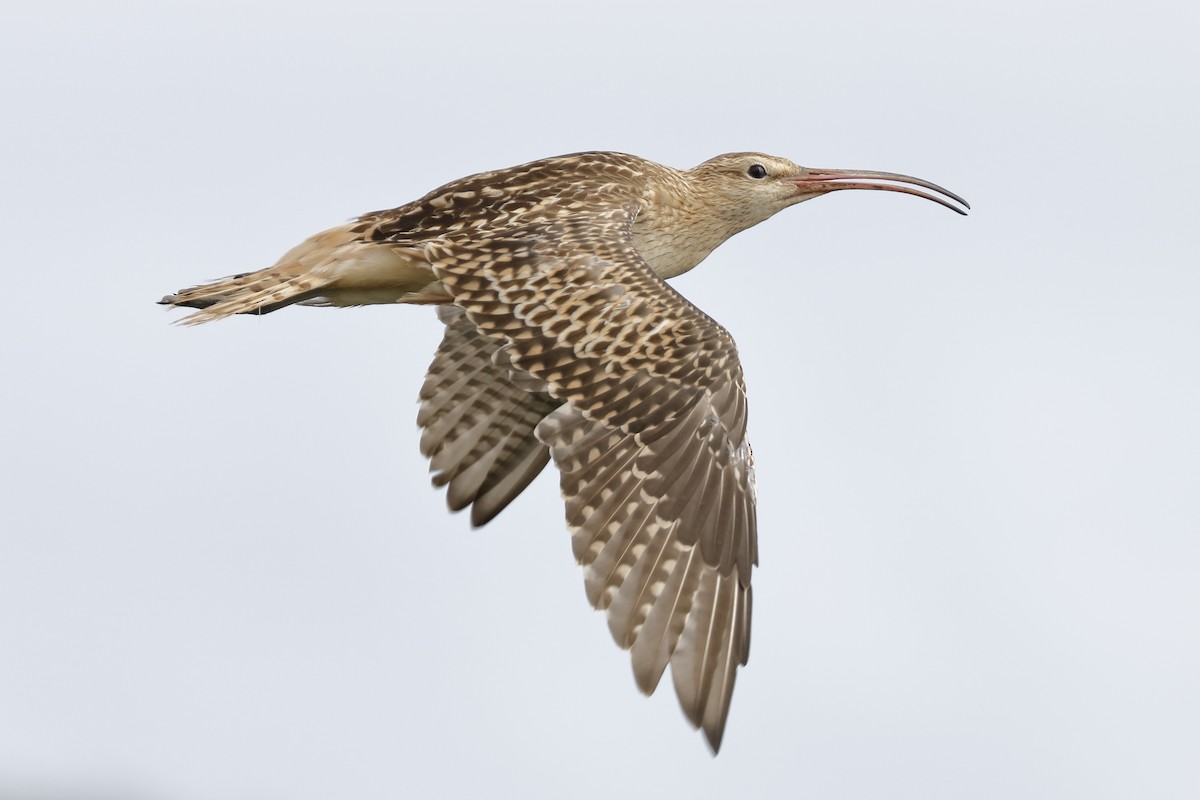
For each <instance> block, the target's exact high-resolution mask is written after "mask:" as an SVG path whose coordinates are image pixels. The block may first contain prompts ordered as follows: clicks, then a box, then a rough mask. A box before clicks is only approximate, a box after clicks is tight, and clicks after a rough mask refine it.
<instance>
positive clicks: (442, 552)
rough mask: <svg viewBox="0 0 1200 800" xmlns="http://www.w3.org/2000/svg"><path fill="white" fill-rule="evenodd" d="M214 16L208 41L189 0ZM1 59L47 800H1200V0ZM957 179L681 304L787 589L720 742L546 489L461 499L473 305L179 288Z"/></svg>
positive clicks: (441, 18)
mask: <svg viewBox="0 0 1200 800" xmlns="http://www.w3.org/2000/svg"><path fill="white" fill-rule="evenodd" d="M189 6H191V7H189ZM4 17H5V19H4V21H3V24H0V67H2V69H0V83H2V84H3V86H2V87H0V88H2V89H3V97H4V98H5V100H4V106H5V107H4V118H5V122H4V125H3V126H2V128H0V153H2V154H3V163H4V168H3V177H2V178H0V220H2V221H0V227H2V235H3V240H4V253H5V258H6V266H5V275H6V276H7V278H8V282H9V283H8V287H7V291H6V298H7V299H6V301H5V302H4V304H3V306H4V311H3V314H0V341H2V342H3V345H2V348H3V349H2V350H0V358H2V359H3V361H2V365H3V374H4V375H5V376H7V379H8V380H7V384H6V385H7V389H6V391H5V392H4V393H3V400H2V403H3V414H2V415H0V420H2V422H0V451H2V452H3V454H4V455H3V458H2V459H0V486H2V487H3V489H2V492H3V497H2V498H0V529H2V533H0V643H2V645H0V796H3V797H5V800H7V797H8V796H10V795H12V794H13V793H15V792H17V791H19V790H20V789H21V787H24V788H26V789H32V788H39V789H45V790H53V791H57V792H59V793H60V795H61V793H62V792H66V791H70V790H72V787H74V788H75V789H80V788H83V789H96V790H101V789H103V790H106V791H109V792H115V793H117V794H120V793H121V792H135V793H136V794H137V796H139V797H145V798H151V799H153V800H159V799H160V798H161V799H162V800H193V799H194V800H211V799H212V798H220V799H221V800H243V799H245V800H264V799H266V800H274V799H275V798H280V799H281V800H283V799H286V800H320V799H324V798H332V797H355V798H375V797H379V798H384V797H389V798H394V797H417V796H430V797H454V796H461V797H471V796H475V797H478V796H493V795H494V796H522V797H547V798H557V797H563V796H570V797H575V798H600V797H605V798H609V797H612V796H614V794H617V793H619V794H620V796H622V797H625V798H643V797H645V798H667V797H679V796H688V797H729V796H733V795H735V794H736V795H737V796H740V797H770V796H791V797H806V798H807V797H813V798H881V797H887V798H921V800H931V799H935V798H946V799H947V800H949V799H950V798H955V799H959V798H966V797H970V798H1014V797H1021V798H1068V797H1070V798H1074V797H1081V798H1089V799H1095V798H1126V797H1153V798H1194V797H1196V796H1200V766H1198V762H1197V753H1198V752H1200V680H1198V678H1197V676H1200V625H1198V621H1197V617H1198V612H1200V579H1198V578H1200V492H1198V491H1197V486H1198V483H1200V413H1198V412H1197V409H1198V408H1200V359H1198V358H1197V345H1198V343H1200V317H1198V315H1197V308H1198V302H1200V264H1198V263H1197V257H1196V248H1195V233H1194V232H1195V225H1196V222H1195V221H1196V219H1197V211H1198V208H1197V206H1198V204H1197V201H1196V186H1197V180H1198V179H1200V158H1198V156H1197V150H1196V143H1197V142H1198V141H1200V121H1198V114H1197V83H1196V76H1197V75H1198V74H1200V59H1198V58H1197V55H1196V49H1195V43H1194V41H1193V40H1194V38H1195V33H1196V31H1197V28H1198V23H1200V12H1198V11H1197V10H1196V6H1195V5H1194V4H1192V3H1184V2H1174V3H1170V2H1154V0H1150V1H1149V2H1141V3H1137V4H1095V3H1082V2H1079V3H1068V2H1060V3H1049V4H1047V3H1031V2H1023V1H1021V0H1018V1H1017V2H1008V3H1003V4H991V6H986V7H985V6H980V5H978V4H970V3H961V2H921V3H909V4H898V3H885V2H844V3H837V4H829V3H826V4H820V5H819V7H817V6H811V4H793V6H791V7H790V8H788V9H786V10H781V9H780V4H764V3H755V2H739V3H736V4H728V5H726V6H724V7H704V6H693V7H691V8H689V9H687V10H685V9H684V8H683V7H682V6H675V5H674V4H671V5H664V4H654V3H646V2H639V3H605V4H593V5H590V6H588V7H587V8H586V9H578V8H575V7H571V6H568V5H565V4H556V5H550V4H546V5H534V4H514V3H492V4H479V3H464V4H459V5H458V6H455V5H453V4H443V7H441V8H437V7H436V4H431V3H422V4H416V3H404V2H389V3H340V4H337V5H333V4H330V5H329V6H328V7H326V8H324V9H323V8H322V7H320V6H318V5H316V4H297V3H291V2H289V3H276V4H255V3H250V4H245V3H236V4H234V3H228V4H227V3H212V2H209V3H204V4H169V6H168V4H159V3H110V4H102V5H101V4H93V3H75V4H72V3H56V4H48V3H47V4H25V5H24V6H22V7H19V8H13V9H9V10H6V11H5V12H4ZM593 148H596V149H615V150H624V151H628V152H633V153H637V154H639V155H643V156H647V157H650V158H654V159H656V160H659V161H663V162H665V163H669V164H672V165H675V166H691V165H693V164H695V163H697V162H699V161H702V160H704V159H706V158H708V157H710V156H712V155H715V154H717V153H720V152H726V151H730V150H747V149H754V150H764V151H768V152H773V153H777V154H779V155H783V156H787V157H789V158H792V159H794V160H796V161H798V162H800V163H802V164H807V165H811V166H821V167H846V168H851V167H853V168H865V169H881V170H890V171H898V172H905V173H909V174H913V175H919V176H921V177H924V178H928V179H931V180H934V181H937V182H939V183H942V184H943V185H945V186H947V187H949V188H950V189H953V190H954V191H956V192H959V193H960V194H963V195H964V196H966V197H967V198H968V199H969V200H971V202H972V204H973V205H974V207H975V211H974V213H973V214H972V216H971V217H969V218H966V219H963V218H960V217H956V216H955V215H953V214H951V213H949V212H947V211H945V210H944V209H940V208H938V207H937V206H935V205H933V204H931V203H924V202H921V201H918V200H915V199H913V198H907V197H901V196H897V195H885V194H880V193H865V192H864V193H842V194H840V195H837V196H834V197H829V198H823V199H818V200H816V201H813V202H811V203H806V204H804V205H801V206H799V207H798V208H795V209H791V210H789V211H787V212H785V213H783V214H781V215H780V216H779V217H777V218H776V219H773V220H771V221H770V222H768V223H766V224H764V225H763V226H761V227H759V228H755V229H753V230H751V231H748V232H746V233H744V234H742V235H740V236H739V237H737V238H736V239H734V240H733V241H731V242H729V243H728V244H727V245H725V246H724V247H723V248H722V249H720V250H718V251H717V253H715V254H714V255H713V256H712V257H711V258H710V259H709V260H708V261H707V262H706V263H705V264H703V265H702V266H701V267H700V268H699V269H697V270H696V271H695V272H693V273H691V274H689V275H687V276H685V277H684V278H683V279H681V280H680V281H678V282H677V286H678V287H679V288H680V289H681V290H682V291H683V292H684V293H685V294H687V295H688V296H689V297H690V298H691V299H692V300H693V301H695V302H696V303H697V304H698V305H700V306H701V307H702V308H704V309H705V310H706V311H708V312H709V313H710V314H712V315H713V316H714V317H716V318H717V319H719V320H720V321H721V322H722V323H723V324H724V325H725V326H726V327H727V328H729V329H730V330H731V331H732V332H733V334H734V335H735V336H736V337H737V340H738V342H739V345H740V347H741V350H742V357H743V363H744V367H745V370H746V374H747V380H748V382H749V386H750V391H751V404H752V405H751V437H752V440H753V441H754V443H755V455H756V458H757V462H758V475H759V522H760V530H759V536H760V548H761V556H762V564H761V568H760V569H759V570H758V571H757V572H756V575H755V620H754V647H753V652H752V656H751V659H750V664H749V666H748V667H747V668H745V669H744V670H742V672H741V674H740V678H739V681H738V688H737V692H736V694H735V697H734V701H733V709H732V712H731V715H730V718H729V726H728V729H727V731H726V736H725V743H724V747H723V750H722V753H721V755H720V756H719V757H718V758H717V759H715V760H714V759H712V758H711V757H710V755H709V753H708V750H707V748H706V747H705V745H704V743H703V740H702V738H701V737H700V735H699V734H696V733H693V732H692V731H691V730H690V729H689V728H688V726H687V725H686V723H685V722H684V720H683V717H682V714H681V713H680V712H679V710H678V708H677V706H676V701H675V698H674V697H673V696H672V695H671V692H670V691H669V688H668V687H664V688H665V689H666V690H665V691H660V693H659V694H658V695H656V696H655V697H654V698H652V699H651V700H646V699H644V698H642V697H641V696H640V695H639V694H638V692H637V690H636V688H635V686H634V683H633V680H632V676H631V674H630V669H629V665H628V657H627V655H626V654H624V653H622V652H620V651H619V650H618V649H617V648H616V647H614V646H613V645H612V643H611V641H610V639H609V634H608V631H607V628H606V625H605V622H604V619H603V617H602V616H601V615H599V614H596V613H595V612H593V611H592V610H591V609H590V608H589V606H588V605H587V602H586V600H585V598H584V593H583V590H582V579H581V576H580V574H579V570H578V569H577V568H576V566H575V565H574V563H573V559H572V557H571V550H570V545H569V539H568V536H567V533H566V532H565V529H564V526H563V521H562V516H563V515H562V508H561V504H560V502H559V500H558V491H557V482H556V479H555V476H554V475H553V473H551V472H547V474H545V475H544V476H543V477H542V478H541V479H539V480H538V482H537V483H536V484H535V485H534V486H533V487H531V489H530V490H529V491H528V492H527V493H526V495H525V496H523V497H522V498H520V499H519V500H518V502H517V503H515V505H514V506H513V507H512V508H510V509H509V510H508V511H506V512H505V513H504V514H502V515H501V516H500V517H499V518H498V519H497V520H496V521H495V522H494V523H493V524H492V525H490V526H489V527H488V528H487V529H485V530H482V531H471V530H469V526H468V521H467V519H466V518H465V517H462V516H452V515H450V514H448V513H447V512H446V510H445V507H444V502H443V499H442V497H441V496H440V495H439V494H438V493H435V492H434V491H433V490H432V489H431V488H430V487H429V485H428V479H427V474H426V464H425V462H424V460H423V459H422V458H421V457H420V455H419V453H418V450H417V431H416V427H415V422H414V418H415V413H416V408H415V404H414V400H415V397H416V393H417V390H418V388H419V386H420V384H421V381H422V377H423V371H424V369H425V367H426V365H427V364H428V361H429V359H430V356H431V354H432V351H433V348H434V346H435V344H436V342H437V340H438V338H439V335H440V330H439V324H438V323H437V322H436V320H435V319H434V317H433V314H432V313H431V312H429V311H428V310H426V309H415V308H370V309H362V310H355V311H323V310H312V309H294V310H288V311H286V312H283V313H279V314H275V315H272V316H269V317H265V318H248V319H234V320H230V321H226V322H223V323H221V324H216V325H211V326H207V327H204V328H201V329H187V330H184V329H179V328H173V327H171V326H170V325H169V322H170V321H171V320H172V319H174V318H177V317H178V316H179V315H174V316H173V315H171V314H169V313H166V312H164V311H163V310H162V309H160V308H158V307H156V306H155V305H154V304H153V301H154V300H155V299H157V298H158V297H159V296H160V295H162V294H163V293H165V292H168V291H173V290H175V289H178V288H180V287H182V286H185V285H189V284H191V283H194V282H196V281H198V280H202V279H205V278H212V277H217V276H220V275H225V274H229V273H232V272H238V271H244V270H248V269H254V268H258V267H260V266H265V265H267V264H269V263H270V262H272V261H273V260H274V259H275V258H276V257H277V256H278V255H279V254H280V253H282V252H283V251H284V250H286V249H288V248H289V247H291V246H292V245H293V244H295V243H296V242H298V241H299V240H301V239H302V238H304V237H305V236H307V235H309V234H310V233H313V232H315V231H317V230H320V229H322V228H325V227H328V226H330V225H334V224H337V223H339V222H341V221H343V220H345V219H347V218H349V217H351V216H354V215H356V214H358V213H361V212H364V211H368V210H373V209H376V208H386V207H389V206H394V205H398V204H400V203H403V202H406V201H408V200H410V199H413V198H415V197H417V196H419V195H421V194H423V193H424V192H426V191H427V190H429V189H431V188H433V187H434V186H436V185H438V184H440V183H442V182H444V181H446V180H449V179H452V178H455V177H458V176H460V175H463V174H466V173H469V172H475V171H479V170H482V169H487V168H494V167H502V166H507V165H510V164H515V163H519V162H522V161H526V160H530V159H533V158H537V157H541V156H546V155H552V154H557V153H563V152H571V151H576V150H583V149H593Z"/></svg>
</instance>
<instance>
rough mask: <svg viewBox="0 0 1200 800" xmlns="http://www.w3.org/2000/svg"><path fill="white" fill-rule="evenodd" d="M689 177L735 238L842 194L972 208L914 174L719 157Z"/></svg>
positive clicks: (750, 157)
mask: <svg viewBox="0 0 1200 800" xmlns="http://www.w3.org/2000/svg"><path fill="white" fill-rule="evenodd" d="M689 176H690V179H691V180H690V183H691V185H692V187H693V189H694V190H695V191H696V192H697V193H698V194H700V195H701V196H702V197H703V199H704V201H705V202H706V204H707V205H709V207H710V208H713V209H714V210H716V211H717V213H718V214H720V215H721V216H722V217H724V218H725V219H726V221H727V222H728V224H730V225H731V226H732V228H733V230H732V231H731V234H732V233H737V232H738V231H743V230H745V229H746V228H749V227H750V226H752V225H757V224H758V223H760V222H762V221H764V220H766V219H769V218H770V217H772V216H774V215H775V214H776V213H778V212H780V211H782V210H783V209H785V208H787V207H788V206H792V205H795V204H796V203H802V202H804V201H805V200H811V199H812V198H814V197H817V196H818V195H823V194H829V193H830V192H836V191H839V190H842V189H875V190H878V191H885V192H901V193H903V194H911V195H915V196H917V197H923V198H925V199H926V200H932V201H933V202H935V203H939V204H941V205H943V206H945V207H946V208H949V209H950V210H951V211H955V212H957V213H959V214H966V213H967V212H966V211H965V210H964V209H967V208H970V205H968V204H967V201H966V200H963V199H962V198H961V197H959V196H958V195H956V194H954V193H953V192H950V191H947V190H946V189H943V188H942V187H941V186H938V185H937V184H935V183H930V182H929V181H925V180H921V179H920V178H914V177H911V176H909V175H898V174H896V173H893V172H869V171H866V170H852V169H845V170H843V169H814V168H810V167H801V166H800V165H798V164H793V163H792V162H791V161H788V160H787V159H786V158H779V157H777V156H768V155H765V154H763V153H727V154H725V155H723V156H717V157H716V158H713V159H709V160H708V161H705V162H704V163H703V164H701V165H700V166H698V167H695V168H694V169H692V170H690V171H689ZM902 184H909V185H908V186H905V185H902ZM912 186H920V187H922V188H925V189H929V190H930V191H933V192H937V193H938V194H940V195H943V196H944V197H946V198H949V199H950V200H953V201H954V203H951V202H948V201H947V200H944V199H942V197H937V196H935V195H933V194H929V193H927V192H923V191H921V190H920V189H913V188H911V187H912ZM955 203H957V204H959V205H961V206H962V208H960V207H959V205H955Z"/></svg>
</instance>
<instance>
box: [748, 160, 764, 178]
mask: <svg viewBox="0 0 1200 800" xmlns="http://www.w3.org/2000/svg"><path fill="white" fill-rule="evenodd" d="M746 174H747V175H749V176H750V177H751V178H754V179H755V180H758V179H760V178H765V177H767V168H766V167H764V166H763V165H762V164H751V165H750V169H748V170H746Z"/></svg>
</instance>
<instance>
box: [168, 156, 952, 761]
mask: <svg viewBox="0 0 1200 800" xmlns="http://www.w3.org/2000/svg"><path fill="white" fill-rule="evenodd" d="M913 187H919V188H913ZM846 189H875V190H882V191H890V192H902V193H905V194H911V195H916V196H917V197H922V198H925V199H926V200H932V201H933V202H936V203H940V204H941V205H943V206H945V207H947V208H950V209H952V210H953V211H956V212H958V213H960V214H965V213H966V211H965V210H964V209H965V208H969V206H968V205H967V203H966V201H965V200H963V199H962V198H961V197H958V196H957V195H955V194H953V193H951V192H949V191H947V190H945V189H943V188H941V187H940V186H937V185H936V184H933V183H930V182H928V181H924V180H921V179H919V178H913V177H910V176H907V175H898V174H894V173H887V172H868V171H862V170H834V169H811V168H806V167H801V166H798V165H796V164H794V163H792V162H791V161H788V160H786V159H783V158H777V157H774V156H768V155H764V154H761V153H730V154H726V155H721V156H717V157H716V158H713V159H711V160H709V161H706V162H704V163H703V164H700V165H699V166H697V167H695V168H694V169H690V170H678V169H673V168H671V167H666V166H663V165H660V164H656V163H654V162H651V161H647V160H645V159H643V158H638V157H636V156H631V155H626V154H623V153H612V152H591V153H578V154H574V155H566V156H559V157H555V158H547V159H543V160H540V161H534V162H531V163H529V164H523V165H521V166H516V167H511V168H509V169H502V170H497V171H494V172H484V173H480V174H478V175H472V176H469V177H466V178H462V179H460V180H456V181H452V182H451V183H448V184H446V185H445V186H442V187H440V188H438V189H434V190H433V191H432V192H430V193H429V194H427V195H425V196H424V197H422V198H420V199H419V200H415V201H413V202H411V203H408V204H407V205H403V206H400V207H399V208H394V209H390V210H386V211H375V212H372V213H369V214H364V215H362V216H361V217H358V218H357V219H355V220H353V221H352V222H349V223H347V224H345V225H341V226H339V227H336V228H331V229H329V230H327V231H324V232H322V233H318V234H316V235H315V236H313V237H311V238H309V239H307V240H306V241H304V242H302V243H301V244H299V245H298V246H296V247H294V248H293V249H291V250H289V251H288V252H287V253H285V254H284V256H283V257H282V258H280V259H279V261H278V262H277V263H276V264H275V265H274V266H271V267H267V268H266V269H262V270H259V271H257V272H250V273H244V274H240V275H234V276H232V277H229V278H225V279H222V280H218V281H215V282H213V283H208V284H203V285H200V286H196V287H193V288H190V289H184V290H182V291H180V292H178V293H176V294H170V295H167V296H166V297H164V298H162V300H160V301H159V302H160V303H162V304H165V305H169V306H180V307H186V308H192V309H197V310H196V311H195V312H194V313H192V314H191V315H189V316H187V317H185V318H183V319H182V320H180V321H181V322H183V323H184V324H188V325H193V324H198V323H203V322H209V321H212V320H218V319H222V318H224V317H228V316H231V315H233V314H267V313H270V312H273V311H277V310H278V309H281V308H284V307H285V306H289V305H292V304H299V305H309V306H357V305H367V304H376V303H403V304H427V305H435V306H437V310H438V316H439V317H440V319H441V321H442V322H443V323H444V326H445V329H444V333H443V337H442V342H441V344H440V345H439V347H438V348H437V352H436V353H435V354H434V358H433V363H432V364H431V365H430V367H429V373H428V375H427V377H426V379H425V383H424V385H423V386H422V388H421V392H420V411H419V413H418V416H417V422H418V424H419V425H420V427H421V429H422V434H421V451H422V452H423V453H424V454H425V455H426V456H427V457H429V459H430V460H431V464H430V469H431V471H432V472H433V483H434V485H436V486H444V487H446V494H447V502H448V504H449V506H450V507H451V508H452V509H454V510H461V509H465V508H467V507H470V509H471V523H472V524H473V525H475V526H481V525H484V524H486V523H487V522H488V521H490V520H491V519H492V518H493V517H495V516H496V514H498V513H500V511H502V510H503V509H504V508H505V506H507V505H508V504H509V503H510V502H512V500H513V499H514V498H515V497H516V496H517V495H518V494H520V493H521V491H522V490H523V489H524V488H525V487H526V486H528V485H529V483H530V481H532V480H533V479H534V477H536V476H537V475H538V473H539V472H541V470H542V468H543V467H545V465H546V464H547V463H548V462H549V461H550V460H551V459H553V460H554V463H555V465H556V466H557V467H558V471H559V477H560V480H561V486H562V495H563V499H564V501H565V503H566V518H567V526H568V528H569V529H570V532H571V540H572V546H573V549H574V552H575V557H576V559H577V560H578V561H579V563H580V564H581V565H582V566H583V569H584V583H585V587H586V590H587V596H588V600H589V601H590V602H591V603H592V605H593V606H594V607H596V608H597V609H603V610H604V611H606V613H607V617H608V625H609V629H610V631H611V632H612V635H613V637H614V638H615V639H616V642H617V644H618V645H620V646H621V647H622V648H626V649H628V650H629V651H630V653H631V656H632V661H633V672H634V676H635V679H636V682H637V685H638V687H639V688H640V689H641V690H642V691H643V692H645V693H646V694H650V693H652V692H653V691H654V690H655V688H656V687H657V686H658V683H659V681H660V679H661V678H662V676H663V674H664V672H665V671H666V668H667V666H668V664H669V665H670V667H671V676H672V681H673V683H674V685H675V692H676V694H677V695H678V698H679V702H680V705H681V706H682V708H683V712H684V714H685V715H686V717H687V719H688V720H689V721H690V722H691V723H692V725H693V726H695V727H698V728H703V730H704V734H705V736H706V738H707V740H708V743H709V745H710V746H711V747H712V750H713V752H714V753H715V752H717V751H718V750H719V749H720V746H721V738H722V735H723V732H724V729H725V721H726V717H727V715H728V713H729V703H730V698H731V696H732V694H733V684H734V678H735V677H736V672H737V668H738V667H739V666H740V665H744V664H745V663H746V661H747V659H748V657H749V653H750V608H751V591H750V578H751V571H752V567H753V566H754V565H755V564H757V562H758V545H757V524H756V512H755V490H754V457H753V454H752V452H751V450H750V443H749V441H748V439H747V438H746V390H745V384H744V382H743V379H742V369H741V366H740V364H739V362H738V355H737V349H736V347H735V346H734V342H733V338H732V337H731V336H730V335H729V332H728V331H726V330H725V329H724V328H722V327H721V326H720V325H719V324H718V323H717V322H716V321H715V320H713V319H712V318H711V317H709V316H707V315H706V314H705V313H704V312H702V311H701V310H700V309H698V308H697V307H696V306H694V305H692V304H691V303H690V302H688V300H687V299H686V298H684V297H683V295H681V294H679V293H678V292H677V291H675V290H674V289H673V288H671V287H670V286H669V285H668V284H667V283H666V280H665V279H668V278H673V277H675V276H677V275H680V274H682V273H684V272H687V271H688V270H690V269H692V268H693V267H695V266H696V265H697V264H699V263H700V262H701V261H703V260H704V258H705V257H706V256H707V255H708V254H709V253H710V252H712V251H713V249H715V248H716V247H717V246H718V245H720V244H721V243H722V242H724V241H725V240H726V239H728V238H729V237H731V236H733V235H734V234H736V233H739V232H741V231H743V230H745V229H747V228H749V227H751V226H753V225H757V224H758V223H760V222H763V221H764V220H766V219H768V218H770V217H771V216H773V215H774V214H776V213H777V212H779V211H782V210H783V209H785V208H787V207H788V206H792V205H795V204H796V203H800V202H803V201H805V200H811V199H812V198H814V197H818V196H820V195H824V194H829V193H830V192H835V191H841V190H846Z"/></svg>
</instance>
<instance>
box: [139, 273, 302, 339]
mask: <svg viewBox="0 0 1200 800" xmlns="http://www.w3.org/2000/svg"><path fill="white" fill-rule="evenodd" d="M307 273H308V270H307V269H305V268H304V267H303V266H302V265H301V264H299V263H296V262H292V263H280V264H276V265H275V266H273V267H268V268H267V269H261V270H259V271H258V272H246V273H242V274H241V275H231V276H230V277H228V278H222V279H221V280H219V281H213V282H212V283H205V284H201V285H200V286H193V287H192V288H190V289H183V290H181V291H179V292H177V293H175V294H169V295H166V296H165V297H163V298H162V299H161V300H159V301H158V302H159V305H164V306H175V307H178V308H197V309H200V310H199V311H197V312H196V313H194V314H189V315H188V316H186V317H184V318H183V319H181V320H179V324H181V325H199V324H201V323H203V322H212V321H213V320H217V319H223V318H224V317H228V316H231V315H233V314H269V313H271V312H272V311H277V310H278V309H281V308H283V307H284V306H290V305H291V304H292V303H299V302H301V301H303V300H306V299H308V298H310V297H314V296H316V295H318V294H320V290H321V288H323V285H318V282H317V281H316V280H314V276H311V275H309V274H307Z"/></svg>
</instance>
